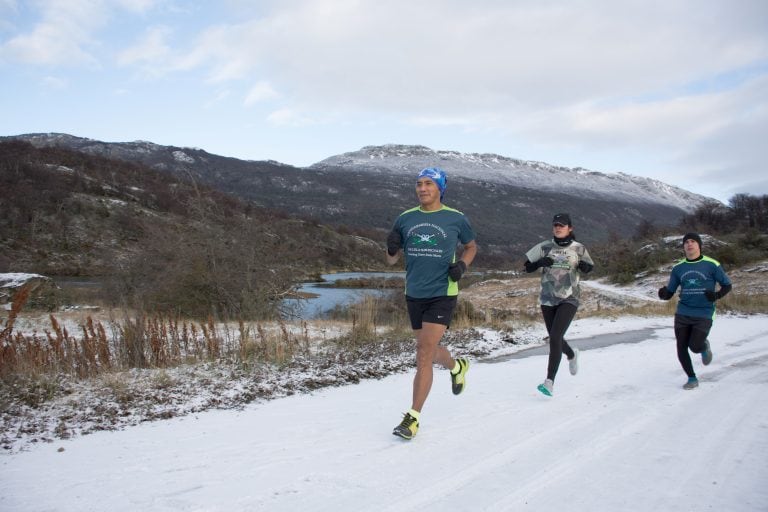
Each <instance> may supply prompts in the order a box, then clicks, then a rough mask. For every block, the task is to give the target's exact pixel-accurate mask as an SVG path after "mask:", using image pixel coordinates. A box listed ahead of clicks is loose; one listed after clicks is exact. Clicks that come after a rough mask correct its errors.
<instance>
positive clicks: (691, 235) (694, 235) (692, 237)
mask: <svg viewBox="0 0 768 512" xmlns="http://www.w3.org/2000/svg"><path fill="white" fill-rule="evenodd" d="M686 240H693V241H694V242H696V243H697V244H699V250H701V237H700V236H699V234H698V233H686V234H685V236H684V237H683V245H685V241H686Z"/></svg>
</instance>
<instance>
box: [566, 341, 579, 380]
mask: <svg viewBox="0 0 768 512" xmlns="http://www.w3.org/2000/svg"><path fill="white" fill-rule="evenodd" d="M568 370H570V372H571V375H576V374H577V373H579V349H577V348H574V349H573V359H569V360H568Z"/></svg>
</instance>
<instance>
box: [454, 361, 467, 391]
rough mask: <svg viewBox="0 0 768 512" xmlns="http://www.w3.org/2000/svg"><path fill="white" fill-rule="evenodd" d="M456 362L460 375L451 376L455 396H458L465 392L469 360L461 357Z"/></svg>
mask: <svg viewBox="0 0 768 512" xmlns="http://www.w3.org/2000/svg"><path fill="white" fill-rule="evenodd" d="M456 362H457V363H459V373H457V374H456V375H454V374H451V388H452V389H453V394H454V395H458V394H459V393H461V392H462V391H464V386H465V385H466V376H467V372H468V371H469V361H468V360H467V359H464V358H463V357H460V358H459V359H457V360H456Z"/></svg>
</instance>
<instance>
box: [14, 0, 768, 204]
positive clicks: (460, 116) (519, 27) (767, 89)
mask: <svg viewBox="0 0 768 512" xmlns="http://www.w3.org/2000/svg"><path fill="white" fill-rule="evenodd" d="M30 132H64V133H69V134H72V135H77V136H82V137H90V138H94V139H98V140H104V141H110V142H122V141H133V140H149V141H152V142H155V143H158V144H169V145H177V146H191V147H199V148H202V149H205V150H206V151H209V152H212V153H217V154H221V155H226V156H233V157H237V158H243V159H253V160H266V159H272V160H277V161H280V162H284V163H287V164H292V165H297V166H306V165H309V164H312V163H314V162H317V161H320V160H322V159H324V158H327V157H329V156H332V155H336V154H339V153H344V152H347V151H355V150H357V149H360V148H361V147H363V146H367V145H380V144H388V143H397V144H421V145H425V146H428V147H430V148H432V149H435V150H455V151H461V152H465V153H497V154H500V155H503V156H507V157H513V158H521V159H526V160H538V161H543V162H548V163H551V164H556V165H563V166H567V167H585V168H588V169H592V170H596V171H603V172H619V171H621V172H626V173H629V174H634V175H640V176H648V177H651V178H656V179H660V180H662V181H665V182H667V183H670V184H673V185H678V186H681V187H683V188H686V189H688V190H691V191H693V192H697V193H700V194H704V195H708V196H711V197H715V198H717V199H720V200H723V201H727V200H728V199H729V198H730V197H732V195H733V194H735V193H738V192H747V193H751V194H756V195H763V194H768V177H767V176H768V172H767V169H766V161H768V2H766V1H765V0H753V1H748V0H728V1H726V0H723V1H714V0H681V1H676V0H665V1H658V2H653V1H648V0H638V1H623V0H619V1H610V0H605V1H596V0H595V1H592V0H582V1H578V0H574V1H549V0H529V1H518V0H472V1H467V0H387V1H383V0H279V1H277V0H275V1H268V0H264V1H246V0H220V1H207V2H201V1H182V0H112V1H108V0H27V1H21V0H0V135H17V134H21V133H30Z"/></svg>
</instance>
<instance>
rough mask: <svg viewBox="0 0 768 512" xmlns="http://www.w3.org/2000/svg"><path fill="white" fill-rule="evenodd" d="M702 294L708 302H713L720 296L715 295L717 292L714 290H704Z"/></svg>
mask: <svg viewBox="0 0 768 512" xmlns="http://www.w3.org/2000/svg"><path fill="white" fill-rule="evenodd" d="M704 295H705V296H706V297H707V300H708V301H709V302H715V301H716V300H717V299H719V298H720V297H718V296H717V292H716V291H714V290H704Z"/></svg>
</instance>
